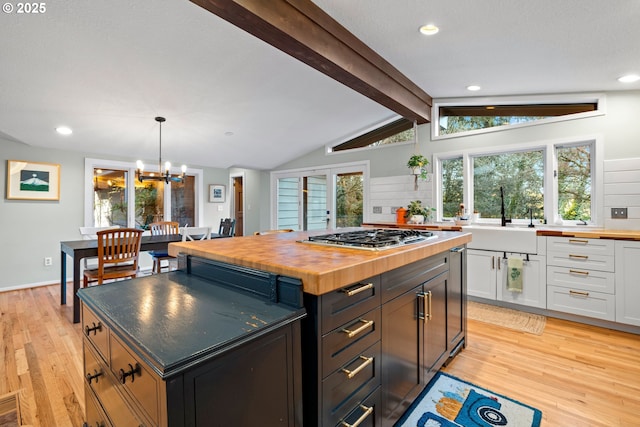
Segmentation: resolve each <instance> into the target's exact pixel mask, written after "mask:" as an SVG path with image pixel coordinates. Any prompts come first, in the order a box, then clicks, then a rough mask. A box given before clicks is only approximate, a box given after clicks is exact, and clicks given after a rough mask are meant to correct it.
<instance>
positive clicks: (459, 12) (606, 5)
mask: <svg viewBox="0 0 640 427" xmlns="http://www.w3.org/2000/svg"><path fill="white" fill-rule="evenodd" d="M212 3H214V1H212ZM291 3H294V4H295V3H296V1H291ZM314 3H315V4H316V5H317V6H319V7H320V8H321V9H322V10H324V11H325V12H326V13H328V14H329V15H330V16H332V17H333V18H334V19H335V20H336V21H337V22H339V23H340V24H342V25H343V26H344V27H345V28H346V29H347V30H349V31H350V32H351V33H352V34H354V35H355V36H356V37H358V38H359V39H360V40H361V41H363V42H364V43H365V44H366V45H368V46H369V47H370V48H371V49H373V51H375V52H377V53H378V54H379V55H380V56H382V57H383V58H385V59H386V60H387V61H388V62H389V63H390V64H391V65H393V66H394V67H395V68H396V69H397V70H399V71H400V72H401V73H403V74H404V75H405V76H406V77H407V78H408V79H410V80H411V81H412V82H413V83H415V84H416V85H417V86H418V87H419V88H421V89H422V90H423V91H424V92H426V93H427V94H429V95H431V96H432V97H434V98H442V97H461V96H496V95H518V94H549V93H571V92H596V91H597V92H599V91H611V90H628V89H632V90H633V89H640V82H637V83H632V84H629V85H626V86H623V85H622V84H621V83H619V82H618V81H617V80H616V79H617V78H618V77H620V76H621V75H624V74H627V73H636V74H639V73H640V59H639V58H640V44H639V43H637V40H638V39H639V38H640V27H639V26H638V25H637V24H638V22H640V2H638V1H636V0H633V1H632V0H626V1H621V2H616V3H615V7H613V5H612V3H611V2H605V1H602V0H563V1H560V2H558V1H552V0H539V1H535V2H531V1H524V0H522V1H521V0H515V1H514V0H493V1H491V2H478V1H475V0H459V1H450V0H431V1H419V0H410V1H389V0H350V1H348V2H345V1H343V0H339V1H338V0H316V1H314ZM46 7H47V9H46V11H45V12H44V13H41V14H38V15H33V14H32V15H26V14H17V13H16V12H15V11H14V12H13V13H3V14H2V16H0V34H1V35H2V37H0V57H1V58H2V64H3V66H2V67H1V68H0V136H2V137H4V138H5V139H9V140H14V141H18V142H22V143H24V144H28V145H30V146H34V147H55V148H60V149H64V150H78V151H81V152H87V153H95V154H96V155H102V156H105V157H108V156H124V157H127V158H141V159H143V160H145V161H147V162H154V161H155V159H156V158H157V149H158V128H157V123H156V122H155V121H154V117H155V116H158V115H162V116H164V117H166V118H167V121H166V123H165V124H164V125H163V129H162V139H163V157H164V158H165V159H167V160H171V161H172V162H174V163H187V164H189V165H199V166H211V167H222V168H226V167H231V166H239V167H248V168H255V169H272V168H275V167H277V166H278V165H280V164H282V163H284V162H286V161H289V160H291V159H294V158H296V157H299V156H301V155H304V154H306V153H308V152H310V151H313V150H316V149H318V148H319V147H323V146H324V145H325V144H328V143H338V142H341V141H343V140H344V139H346V138H348V137H351V136H354V135H355V134H357V133H358V132H361V131H363V130H366V129H369V128H371V127H372V126H374V125H376V124H378V123H382V122H384V121H386V120H389V119H391V118H393V117H395V116H396V115H397V113H396V112H394V111H392V110H391V109H389V108H387V107H385V106H382V105H381V104H379V103H378V102H375V101H373V100H372V99H370V98H368V97H366V96H364V95H362V94H361V93H359V92H357V91H355V90H353V89H351V88H349V87H347V86H345V85H344V84H342V83H340V82H338V81H336V80H333V79H332V78H330V77H328V76H327V75H325V74H323V73H321V72H319V71H317V70H316V69H313V68H311V67H310V66H308V65H306V64H304V63H302V62H300V61H299V60H297V59H294V58H292V57H291V56H289V55H287V54H286V53H284V52H282V51H280V50H278V49H276V48H274V47H273V46H271V45H269V44H267V43H265V42H263V41H262V40H259V39H258V38H256V37H254V36H253V35H251V34H249V33H247V32H246V31H244V30H242V29H239V28H237V27H236V26H234V25H232V24H230V23H229V22H227V21H225V20H224V19H222V18H220V17H218V16H216V15H214V14H212V13H211V12H209V11H207V10H205V9H203V8H202V7H200V6H198V5H196V4H194V3H192V2H190V1H188V0H155V1H153V2H149V1H140V0H129V1H125V0H111V1H86V0H65V1H64V2H47V3H46ZM426 23H434V24H436V25H438V26H439V27H440V32H439V33H438V34H436V35H434V36H431V37H425V36H423V35H421V34H420V33H419V32H418V28H419V27H420V26H421V25H423V24H426ZM471 84H477V85H480V86H481V87H482V89H481V91H479V92H474V93H471V92H468V91H467V90H466V87H467V86H468V85H471ZM60 125H66V126H69V127H71V128H72V129H73V131H74V132H73V134H72V135H70V136H66V137H65V136H62V135H59V134H57V133H56V132H55V131H54V129H55V128H56V127H57V126H60Z"/></svg>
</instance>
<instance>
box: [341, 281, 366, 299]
mask: <svg viewBox="0 0 640 427" xmlns="http://www.w3.org/2000/svg"><path fill="white" fill-rule="evenodd" d="M371 288H373V283H366V284H364V285H362V286H359V287H357V288H355V289H347V288H342V289H340V292H344V293H345V294H346V295H347V296H348V297H352V296H354V295H355V294H359V293H360V292H363V291H366V290H367V289H371Z"/></svg>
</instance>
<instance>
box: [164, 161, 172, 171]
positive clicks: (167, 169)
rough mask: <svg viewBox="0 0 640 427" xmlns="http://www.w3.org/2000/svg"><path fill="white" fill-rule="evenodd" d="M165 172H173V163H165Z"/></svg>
mask: <svg viewBox="0 0 640 427" xmlns="http://www.w3.org/2000/svg"><path fill="white" fill-rule="evenodd" d="M164 170H165V172H167V173H168V172H169V171H170V170H171V163H170V162H165V163H164Z"/></svg>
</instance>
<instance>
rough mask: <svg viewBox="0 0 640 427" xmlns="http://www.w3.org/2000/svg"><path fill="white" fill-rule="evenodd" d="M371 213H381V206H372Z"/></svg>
mask: <svg viewBox="0 0 640 427" xmlns="http://www.w3.org/2000/svg"><path fill="white" fill-rule="evenodd" d="M373 213H374V214H381V213H382V206H374V207H373Z"/></svg>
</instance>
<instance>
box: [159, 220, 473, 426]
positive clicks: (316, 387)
mask: <svg viewBox="0 0 640 427" xmlns="http://www.w3.org/2000/svg"><path fill="white" fill-rule="evenodd" d="M350 230H351V229H342V230H340V231H350ZM326 232H327V230H321V231H318V232H294V233H278V234H271V235H263V236H245V237H242V238H234V239H225V240H218V241H209V242H207V241H202V242H180V243H176V244H172V245H170V247H169V253H170V254H171V255H173V256H183V255H187V256H190V257H197V258H205V259H209V260H214V261H219V262H223V263H229V264H233V265H237V266H241V267H248V268H251V269H257V270H261V271H267V272H270V273H273V274H278V275H283V276H288V277H294V278H297V279H300V280H301V282H302V286H303V290H304V300H305V308H306V310H307V317H306V318H305V319H304V320H303V326H302V345H303V346H302V365H303V395H304V399H303V400H304V405H303V406H304V425H305V426H312V425H317V426H335V425H358V424H359V425H361V426H366V425H375V426H380V425H382V426H392V425H393V424H394V423H395V421H396V420H397V419H398V418H399V417H400V416H401V415H402V414H403V413H404V411H405V410H406V409H407V408H408V406H409V405H410V404H411V402H412V401H413V400H414V399H415V397H417V395H418V394H419V393H420V392H421V391H422V389H423V388H424V387H425V386H426V384H427V383H428V382H429V380H430V379H431V377H432V376H433V375H435V372H436V371H437V370H438V369H439V368H440V367H441V366H442V365H443V364H444V363H446V361H447V360H448V359H449V358H451V357H453V356H454V355H455V354H457V352H458V351H459V350H460V349H461V348H462V347H463V346H464V345H465V337H466V272H465V268H466V267H465V265H466V257H465V251H464V248H465V245H466V244H467V243H468V242H470V241H471V234H470V233H465V232H456V231H443V230H433V231H432V234H433V236H432V237H430V238H429V239H427V240H425V241H422V242H418V243H412V244H409V245H405V246H402V247H397V248H390V249H385V250H362V249H356V248H348V247H329V246H321V245H314V244H310V243H305V242H304V241H305V240H307V238H308V237H309V236H310V235H314V234H316V235H317V234H322V233H326Z"/></svg>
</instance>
